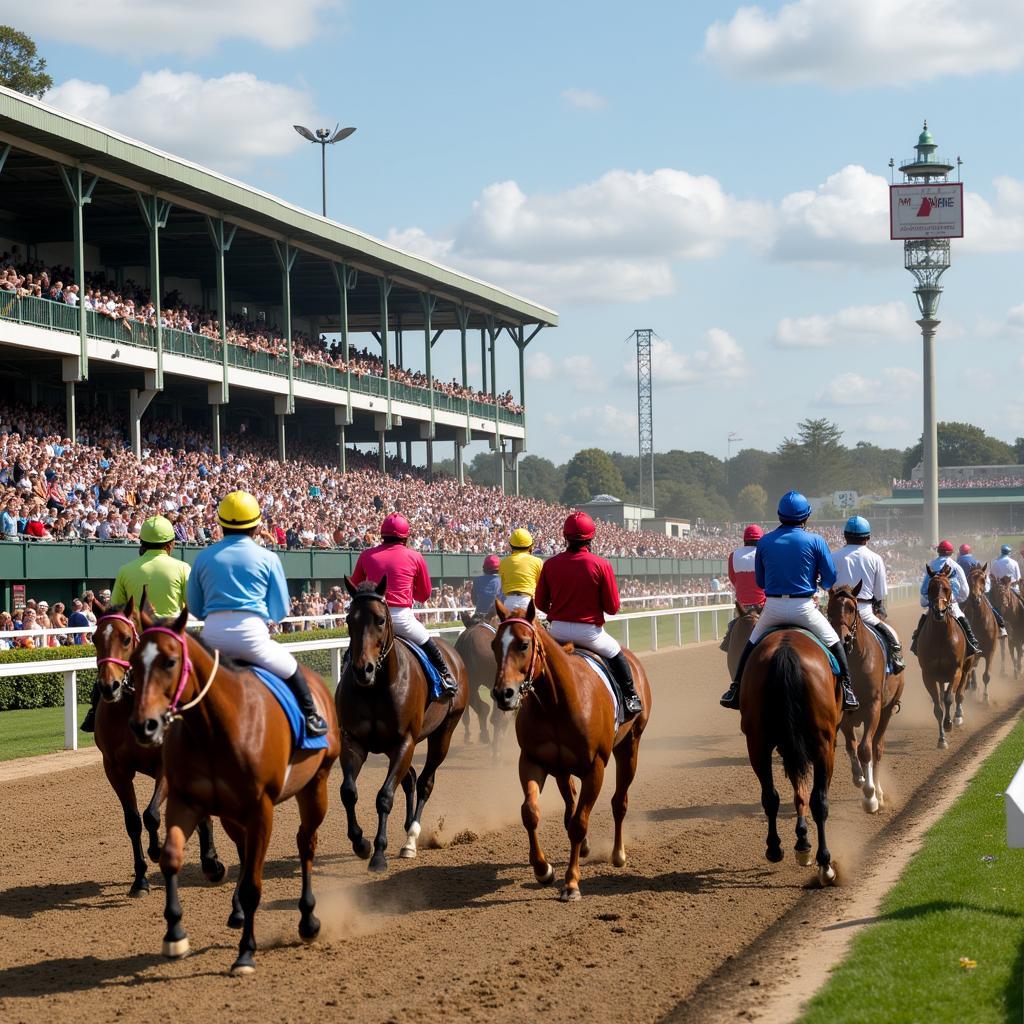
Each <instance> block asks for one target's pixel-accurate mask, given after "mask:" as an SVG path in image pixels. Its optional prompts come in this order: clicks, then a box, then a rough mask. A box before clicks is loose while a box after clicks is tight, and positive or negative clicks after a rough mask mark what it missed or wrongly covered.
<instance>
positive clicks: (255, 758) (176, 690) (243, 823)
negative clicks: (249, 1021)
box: [131, 608, 341, 974]
mask: <svg viewBox="0 0 1024 1024" xmlns="http://www.w3.org/2000/svg"><path fill="white" fill-rule="evenodd" d="M187 622H188V609H187V608H186V609H183V610H182V612H181V614H180V615H179V616H178V617H177V618H176V619H174V620H164V621H160V622H158V623H156V624H155V625H153V626H150V627H149V628H148V629H146V630H145V631H144V632H143V633H142V636H141V637H140V639H139V644H138V646H137V647H136V649H135V653H134V654H133V655H132V658H131V666H132V673H133V675H134V677H135V679H136V680H137V684H136V691H135V706H134V709H133V711H132V721H131V725H132V730H133V732H134V733H135V735H136V736H137V737H138V739H139V742H140V743H143V744H146V745H149V746H160V745H161V744H162V746H163V760H164V777H165V779H166V783H167V793H168V795H167V837H166V839H165V840H164V846H163V850H162V852H161V854H160V870H161V871H162V872H163V876H164V883H165V885H166V897H165V905H164V919H165V920H166V921H167V932H166V934H165V936H164V941H163V954H164V956H167V957H181V956H184V955H185V954H186V953H187V952H188V949H189V943H188V936H187V935H186V934H185V929H184V928H183V927H182V926H181V916H182V911H181V902H180V900H179V899H178V872H179V871H180V870H181V864H182V857H183V854H184V850H185V843H186V842H187V841H188V838H189V836H191V835H192V832H193V830H194V829H195V827H196V825H197V824H198V823H199V821H201V820H202V818H203V817H205V816H207V815H216V816H217V817H219V818H220V820H221V823H222V824H223V826H224V829H225V831H226V832H227V833H228V835H229V836H230V837H231V838H232V839H233V840H234V842H235V845H236V847H237V848H238V858H239V862H240V871H239V878H238V885H237V887H236V888H235V894H234V897H233V899H232V910H231V916H230V917H229V918H228V926H229V927H231V928H241V929H242V937H241V940H240V942H239V944H238V958H237V959H236V960H235V962H234V964H233V965H232V967H231V973H232V974H252V973H253V971H255V969H256V964H255V960H254V955H255V952H256V936H255V932H254V922H255V918H256V909H257V907H259V904H260V896H261V894H262V891H263V862H264V860H265V859H266V855H267V846H268V845H269V843H270V833H271V830H272V828H273V824H274V807H275V805H277V804H279V803H282V802H283V801H285V800H288V799H290V798H292V797H294V798H295V801H296V803H297V804H298V805H299V831H298V835H297V836H296V842H297V844H298V849H299V858H300V860H301V862H302V893H301V895H300V897H299V912H300V914H301V917H300V920H299V935H300V936H301V937H302V938H303V939H305V940H307V941H310V940H312V939H314V938H316V935H317V933H318V932H319V931H320V922H319V921H318V920H317V918H316V916H315V915H314V913H313V910H314V908H315V907H316V900H315V898H314V896H313V884H312V869H313V855H314V853H315V852H316V844H317V830H318V829H319V828H320V824H321V823H322V822H323V820H324V816H325V815H326V814H327V777H328V775H329V774H330V771H331V766H332V765H333V764H334V762H335V760H336V759H337V757H338V752H339V750H340V747H341V740H340V737H339V735H338V723H337V719H336V718H335V715H334V705H333V704H332V702H331V695H330V693H329V691H328V689H327V686H326V685H325V684H324V681H323V680H322V679H321V678H320V677H319V676H318V675H317V674H316V673H315V672H312V671H310V670H309V669H307V668H304V669H303V671H304V672H305V675H306V681H307V682H308V683H309V688H310V691H311V692H312V694H313V699H314V700H315V701H316V704H317V709H318V710H319V712H320V714H321V715H323V716H324V718H325V719H326V720H327V723H328V726H329V729H328V732H327V747H326V749H323V750H297V751H295V752H294V753H293V751H292V735H291V729H290V728H289V726H288V720H287V718H286V717H285V713H284V711H283V710H282V709H281V705H280V704H278V702H277V700H276V699H275V698H274V696H273V694H272V693H271V692H270V690H269V689H267V687H266V686H264V685H263V683H261V682H260V681H259V680H258V679H257V678H256V677H255V676H254V675H253V673H252V672H251V671H250V670H249V669H247V668H243V667H240V666H237V665H233V664H230V663H228V662H221V661H220V656H219V655H218V654H216V653H214V652H212V651H210V650H209V649H208V648H207V647H206V646H205V645H204V644H201V643H200V642H199V641H198V640H196V638H195V637H192V636H189V635H188V634H187V633H186V632H185V625H186V623H187Z"/></svg>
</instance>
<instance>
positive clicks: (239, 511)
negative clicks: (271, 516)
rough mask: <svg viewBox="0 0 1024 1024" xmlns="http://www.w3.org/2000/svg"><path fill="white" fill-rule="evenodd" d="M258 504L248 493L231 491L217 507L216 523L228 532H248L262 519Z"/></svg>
mask: <svg viewBox="0 0 1024 1024" xmlns="http://www.w3.org/2000/svg"><path fill="white" fill-rule="evenodd" d="M262 518H263V517H262V515H261V514H260V503H259V502H258V501H257V500H256V499H255V498H254V497H253V496H252V495H251V494H250V493H249V492H248V491H232V492H231V493H230V494H228V495H226V496H225V497H224V498H223V499H222V500H221V503H220V504H219V505H218V506H217V522H218V523H220V525H221V526H226V527H227V528H228V529H229V530H248V529H251V528H252V527H253V526H257V525H258V524H259V521H260V519H262Z"/></svg>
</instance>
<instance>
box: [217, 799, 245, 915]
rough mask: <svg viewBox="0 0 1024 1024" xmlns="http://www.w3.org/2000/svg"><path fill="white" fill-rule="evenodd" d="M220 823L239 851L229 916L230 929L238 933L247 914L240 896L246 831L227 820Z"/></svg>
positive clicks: (224, 819) (222, 819)
mask: <svg viewBox="0 0 1024 1024" xmlns="http://www.w3.org/2000/svg"><path fill="white" fill-rule="evenodd" d="M220 823H221V824H222V825H223V826H224V831H225V832H227V834H228V836H229V837H230V839H231V841H232V842H233V843H234V844H235V849H236V850H237V851H238V878H236V879H235V888H234V890H233V891H232V893H231V913H230V914H229V915H228V927H229V928H232V929H234V930H235V931H237V930H238V929H239V928H241V927H242V925H243V924H245V912H244V911H243V910H242V900H241V899H240V898H239V895H238V887H239V886H240V885H241V884H242V866H243V865H244V864H245V830H244V829H242V828H241V827H240V826H238V825H236V824H235V823H234V822H232V821H228V820H227V818H221V819H220Z"/></svg>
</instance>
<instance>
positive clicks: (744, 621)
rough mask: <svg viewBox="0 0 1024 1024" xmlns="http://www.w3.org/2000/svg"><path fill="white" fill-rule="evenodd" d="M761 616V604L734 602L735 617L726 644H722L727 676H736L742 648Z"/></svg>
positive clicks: (731, 677)
mask: <svg viewBox="0 0 1024 1024" xmlns="http://www.w3.org/2000/svg"><path fill="white" fill-rule="evenodd" d="M760 617H761V606H760V605H757V604H751V605H742V604H740V603H739V601H737V602H736V618H735V620H734V622H733V627H732V629H730V630H729V638H728V640H729V642H728V646H723V647H722V650H724V651H725V657H726V663H727V665H728V666H729V678H730V679H735V678H736V669H738V668H739V667H740V655H741V654H742V653H743V648H744V647H746V646H747V641H748V640H749V639H750V634H751V633H753V632H754V626H756V625H757V620H758V619H759V618H760Z"/></svg>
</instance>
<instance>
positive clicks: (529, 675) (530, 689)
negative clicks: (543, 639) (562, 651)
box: [494, 618, 548, 701]
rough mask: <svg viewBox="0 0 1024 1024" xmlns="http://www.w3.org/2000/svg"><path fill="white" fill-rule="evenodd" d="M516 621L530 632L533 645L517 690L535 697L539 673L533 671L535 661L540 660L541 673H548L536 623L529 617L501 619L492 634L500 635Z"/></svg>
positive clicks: (520, 693) (522, 695)
mask: <svg viewBox="0 0 1024 1024" xmlns="http://www.w3.org/2000/svg"><path fill="white" fill-rule="evenodd" d="M517 622H518V623H519V624H520V625H523V626H526V627H527V629H529V631H530V634H531V636H532V638H533V646H532V647H531V649H530V666H529V668H528V669H527V670H526V678H524V679H523V681H522V682H521V683H520V684H519V691H518V692H519V696H520V697H525V696H526V695H527V694H530V693H532V694H533V695H534V696H535V697H537V692H536V690H535V689H534V683H536V681H537V679H538V678H539V675H537V674H535V673H534V669H535V668H536V667H537V663H538V662H540V671H541V674H547V673H548V663H547V657H546V656H545V654H544V651H543V649H542V648H541V645H540V634H539V633H538V631H537V626H536V624H535V623H533V622H530V620H529V619H522V618H509V619H503V620H502V621H501V622H499V623H498V628H497V629H496V630H495V631H494V634H495V637H498V636H500V635H501V631H502V630H503V629H504V628H505V627H506V626H511V625H513V624H514V623H517ZM537 700H538V701H539V700H540V697H537Z"/></svg>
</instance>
